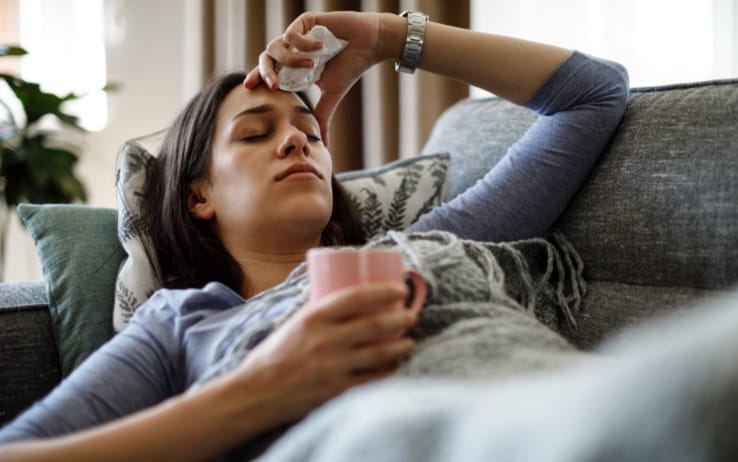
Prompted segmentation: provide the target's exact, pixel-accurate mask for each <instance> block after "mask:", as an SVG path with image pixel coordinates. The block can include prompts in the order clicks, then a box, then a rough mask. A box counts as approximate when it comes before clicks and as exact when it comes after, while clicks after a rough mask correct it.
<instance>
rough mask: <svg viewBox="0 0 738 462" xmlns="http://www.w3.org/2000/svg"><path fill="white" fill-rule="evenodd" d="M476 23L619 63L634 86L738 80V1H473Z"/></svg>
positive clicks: (474, 25) (486, 29) (482, 27)
mask: <svg viewBox="0 0 738 462" xmlns="http://www.w3.org/2000/svg"><path fill="white" fill-rule="evenodd" d="M471 26H472V28H473V29H476V30H480V31H484V32H491V33H497V34H503V35H512V36H517V37H521V38H526V39H529V40H536V41H542V42H547V43H552V44H555V45H560V46H564V47H567V48H575V49H578V50H580V51H583V52H585V53H590V54H593V55H596V56H601V57H604V58H608V59H612V60H615V61H618V62H620V63H622V64H624V65H625V66H626V67H627V68H628V71H629V73H630V81H631V86H634V87H636V86H648V85H662V84H668V83H677V82H690V81H697V80H710V79H716V78H728V77H738V57H737V55H738V33H737V32H736V27H737V26H738V0H556V1H543V0H472V15H471Z"/></svg>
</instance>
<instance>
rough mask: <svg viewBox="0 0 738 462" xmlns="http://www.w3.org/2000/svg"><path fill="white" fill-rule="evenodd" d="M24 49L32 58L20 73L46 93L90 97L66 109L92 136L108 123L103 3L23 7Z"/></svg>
mask: <svg viewBox="0 0 738 462" xmlns="http://www.w3.org/2000/svg"><path fill="white" fill-rule="evenodd" d="M19 17H20V27H19V30H20V43H21V46H23V47H24V48H25V49H26V50H28V52H29V54H28V55H27V56H25V57H23V59H22V60H21V68H20V73H21V76H22V77H23V78H24V79H26V80H31V81H35V82H39V83H41V84H42V88H43V90H45V91H48V92H51V93H56V94H58V95H65V94H67V93H68V92H74V93H75V94H78V95H81V94H84V95H86V96H85V97H83V98H80V99H79V100H76V101H71V102H69V103H67V104H68V106H66V107H65V109H66V110H67V111H68V112H70V113H73V114H75V115H77V116H78V117H79V118H80V124H81V125H82V126H83V127H85V128H87V129H88V130H93V131H97V130H102V129H103V128H104V127H105V124H106V123H107V98H106V96H105V93H104V92H102V91H100V89H101V88H102V87H103V86H105V81H106V76H105V46H104V42H103V39H104V36H103V0H62V1H53V2H49V1H42V0H23V1H21V2H19Z"/></svg>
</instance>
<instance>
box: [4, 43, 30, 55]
mask: <svg viewBox="0 0 738 462" xmlns="http://www.w3.org/2000/svg"><path fill="white" fill-rule="evenodd" d="M27 54H28V52H27V51H26V50H25V49H24V48H22V47H20V46H18V45H0V56H23V55H27Z"/></svg>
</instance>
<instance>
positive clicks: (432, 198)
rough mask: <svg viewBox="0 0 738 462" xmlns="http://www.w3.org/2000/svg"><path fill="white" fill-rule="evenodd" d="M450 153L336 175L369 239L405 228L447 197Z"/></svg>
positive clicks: (428, 155) (404, 160)
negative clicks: (357, 213) (356, 211)
mask: <svg viewBox="0 0 738 462" xmlns="http://www.w3.org/2000/svg"><path fill="white" fill-rule="evenodd" d="M450 158H451V156H450V155H449V154H447V153H443V154H426V155H423V156H417V157H411V158H409V159H401V160H397V161H395V162H392V163H389V164H387V165H385V166H382V167H378V168H374V169H367V170H357V171H354V172H345V173H339V174H338V175H336V178H337V179H338V180H339V181H340V182H341V185H343V187H344V188H346V190H347V191H348V193H349V195H350V196H351V199H352V201H353V203H354V207H356V209H357V210H358V211H359V217H360V218H361V221H362V224H363V226H364V233H365V234H366V236H367V238H371V237H373V236H376V235H379V234H384V233H386V232H387V231H390V230H402V229H405V228H407V227H408V226H410V225H411V224H413V223H414V222H416V221H417V220H418V218H420V216H421V215H423V214H425V213H427V212H430V211H431V210H432V209H433V208H434V207H436V206H438V205H440V204H441V203H443V202H445V201H446V200H447V199H448V176H447V175H446V174H447V172H448V166H449V162H450Z"/></svg>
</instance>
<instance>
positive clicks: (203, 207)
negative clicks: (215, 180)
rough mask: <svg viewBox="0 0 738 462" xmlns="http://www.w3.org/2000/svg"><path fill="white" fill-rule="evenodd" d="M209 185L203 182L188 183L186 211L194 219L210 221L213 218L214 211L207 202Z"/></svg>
mask: <svg viewBox="0 0 738 462" xmlns="http://www.w3.org/2000/svg"><path fill="white" fill-rule="evenodd" d="M208 193H209V185H208V183H207V181H205V180H196V181H193V182H192V183H190V185H189V192H188V193H187V210H189V211H190V213H191V214H192V215H194V216H195V218H199V219H201V220H210V219H212V218H213V217H214V216H215V209H213V206H212V204H211V203H210V201H209V200H208Z"/></svg>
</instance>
